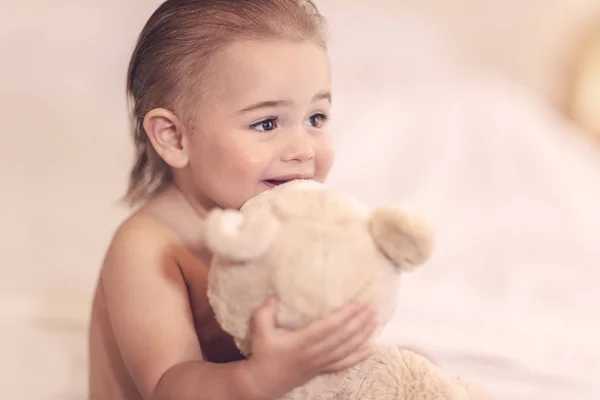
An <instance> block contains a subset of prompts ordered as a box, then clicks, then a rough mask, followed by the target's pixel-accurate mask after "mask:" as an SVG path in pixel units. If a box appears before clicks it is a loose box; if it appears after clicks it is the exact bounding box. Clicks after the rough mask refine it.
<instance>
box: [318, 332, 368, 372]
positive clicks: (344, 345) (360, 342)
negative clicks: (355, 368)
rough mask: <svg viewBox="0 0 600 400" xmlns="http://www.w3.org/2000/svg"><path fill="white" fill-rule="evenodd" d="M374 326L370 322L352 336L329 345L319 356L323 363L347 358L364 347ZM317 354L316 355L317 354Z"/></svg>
mask: <svg viewBox="0 0 600 400" xmlns="http://www.w3.org/2000/svg"><path fill="white" fill-rule="evenodd" d="M375 328H376V324H375V323H374V322H371V323H370V324H367V325H365V326H363V327H362V329H360V330H358V331H357V332H356V333H355V334H354V335H353V336H350V337H348V338H347V339H346V340H345V341H343V342H338V343H337V344H333V346H332V345H329V346H330V348H329V349H328V350H327V351H323V352H322V353H321V354H322V355H321V357H322V359H323V360H324V362H325V363H327V364H328V363H332V362H336V361H339V360H341V359H344V358H346V357H348V356H349V355H351V354H353V353H355V352H356V351H358V349H360V348H361V347H364V346H365V345H366V344H367V342H368V341H369V339H370V337H371V335H373V332H374V331H375ZM317 354H318V353H317Z"/></svg>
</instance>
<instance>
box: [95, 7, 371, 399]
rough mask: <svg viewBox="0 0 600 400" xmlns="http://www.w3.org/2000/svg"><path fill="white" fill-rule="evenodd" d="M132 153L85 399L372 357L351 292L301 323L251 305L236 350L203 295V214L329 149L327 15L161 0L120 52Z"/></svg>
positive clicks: (173, 392)
mask: <svg viewBox="0 0 600 400" xmlns="http://www.w3.org/2000/svg"><path fill="white" fill-rule="evenodd" d="M127 89H128V94H129V96H130V98H131V100H132V119H133V140H134V143H135V148H136V159H135V164H134V166H133V169H132V171H131V176H130V184H129V188H128V191H127V195H126V198H127V200H128V201H129V203H130V204H131V205H132V206H136V211H135V212H134V213H133V214H132V215H131V216H130V217H129V218H128V219H127V220H126V221H125V222H124V223H123V224H122V225H121V226H120V227H119V228H118V229H117V231H116V233H115V236H114V238H113V240H112V242H111V244H110V247H109V249H108V251H107V254H106V257H105V260H104V264H103V266H102V270H101V273H100V277H99V280H98V285H97V290H96V293H95V296H94V303H93V309H92V317H91V329H90V339H89V343H90V349H89V352H90V382H89V385H90V386H89V390H90V398H91V399H92V400H139V399H144V400H150V399H165V400H166V399H169V400H188V399H190V400H192V399H193V400H203V399H210V400H216V399H218V400H228V399H236V400H244V399H248V400H254V399H256V400H262V399H265V400H266V399H276V398H278V397H280V396H282V395H284V394H285V393H287V392H289V391H290V390H291V389H293V388H294V387H296V386H298V385H301V384H304V383H305V382H307V381H308V380H310V379H311V378H313V377H314V376H316V375H317V374H321V373H324V372H328V371H338V370H341V369H344V368H347V367H350V366H352V365H354V364H356V363H358V362H360V361H362V360H364V359H365V358H366V357H368V356H369V355H370V351H371V350H370V348H369V347H368V345H367V340H368V338H369V337H370V336H371V334H372V333H373V331H374V329H375V315H374V312H373V310H372V309H370V308H369V307H358V306H355V305H352V304H348V305H347V307H345V308H343V309H342V310H339V312H337V313H335V314H334V315H332V316H330V317H328V318H326V319H323V320H320V321H316V322H315V323H313V324H312V325H310V326H308V327H306V328H304V329H301V330H297V331H284V330H282V329H280V328H278V327H277V326H276V324H275V322H274V315H275V313H276V310H277V304H276V302H275V301H270V302H268V303H267V304H265V305H264V306H263V307H262V308H261V309H259V310H258V311H257V312H256V314H255V316H254V319H253V326H252V329H253V335H254V340H253V347H252V355H251V356H250V357H249V358H248V359H245V358H244V357H242V356H241V354H240V353H239V352H238V351H237V349H236V347H235V346H234V343H233V340H232V338H231V337H230V336H228V335H227V334H226V333H225V332H223V331H222V330H221V329H220V327H219V325H218V324H217V322H216V321H215V318H214V315H213V312H212V310H211V307H210V305H209V303H208V300H207V295H206V289H207V288H206V285H207V267H208V265H209V262H210V257H211V256H210V254H209V253H208V251H207V250H206V248H205V247H204V245H203V240H202V234H201V232H202V224H203V218H204V217H205V215H206V213H207V212H208V211H209V210H210V209H212V208H213V207H221V208H234V209H238V208H239V207H241V205H242V204H243V203H244V202H245V201H247V200H248V199H249V198H251V197H252V196H255V195H257V194H259V193H260V192H262V191H265V190H268V189H269V188H271V187H273V186H275V185H279V184H281V183H283V182H286V181H288V180H290V179H294V178H312V179H315V180H318V181H324V180H325V178H326V177H327V175H328V172H329V170H330V168H331V166H332V163H333V150H332V141H331V136H330V132H329V124H328V118H329V111H330V107H331V85H330V67H329V60H328V56H327V51H326V46H325V40H324V20H323V17H322V16H321V15H320V14H319V13H318V10H317V8H316V6H315V5H314V4H313V3H312V2H310V1H309V0H168V1H166V2H164V3H163V4H162V5H160V7H159V8H158V9H157V10H156V11H155V13H154V14H153V15H152V16H151V17H150V19H149V21H148V22H147V24H146V26H145V27H144V29H143V31H142V33H141V35H140V37H139V39H138V43H137V46H136V48H135V50H134V52H133V55H132V57H131V62H130V66H129V71H128V77H127Z"/></svg>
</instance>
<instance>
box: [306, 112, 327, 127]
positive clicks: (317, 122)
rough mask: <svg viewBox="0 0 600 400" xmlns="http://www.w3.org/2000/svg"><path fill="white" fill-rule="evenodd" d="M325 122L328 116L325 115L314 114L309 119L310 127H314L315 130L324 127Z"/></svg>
mask: <svg viewBox="0 0 600 400" xmlns="http://www.w3.org/2000/svg"><path fill="white" fill-rule="evenodd" d="M325 121H327V115H325V114H314V115H311V116H310V118H309V119H308V122H309V123H310V126H312V127H313V128H320V127H321V126H323V124H324V123H325Z"/></svg>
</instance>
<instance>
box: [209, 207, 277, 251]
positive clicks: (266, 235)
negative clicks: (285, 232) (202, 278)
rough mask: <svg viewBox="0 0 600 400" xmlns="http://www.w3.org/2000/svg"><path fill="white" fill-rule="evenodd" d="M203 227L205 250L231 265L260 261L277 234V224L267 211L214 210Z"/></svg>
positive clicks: (271, 214)
mask: <svg viewBox="0 0 600 400" xmlns="http://www.w3.org/2000/svg"><path fill="white" fill-rule="evenodd" d="M204 224H205V226H204V243H205V244H206V247H207V248H208V249H209V250H210V251H211V252H213V253H214V254H215V255H217V256H219V257H222V258H225V259H227V260H231V261H234V262H248V261H252V260H256V259H258V258H260V257H262V256H263V255H264V254H266V253H267V252H268V251H269V249H270V248H271V245H272V244H273V243H274V242H275V239H276V238H277V234H278V233H279V220H278V219H277V218H276V217H275V215H273V213H272V212H271V210H270V208H268V207H261V208H259V209H256V208H255V209H251V210H248V211H245V212H241V211H235V210H223V209H219V208H215V209H213V210H211V211H210V212H209V213H208V215H207V217H206V219H205V221H204Z"/></svg>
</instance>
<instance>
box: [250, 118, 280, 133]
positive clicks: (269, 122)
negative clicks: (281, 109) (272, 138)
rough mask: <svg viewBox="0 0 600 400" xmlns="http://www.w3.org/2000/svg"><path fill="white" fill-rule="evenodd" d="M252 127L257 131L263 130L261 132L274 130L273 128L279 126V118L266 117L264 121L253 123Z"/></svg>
mask: <svg viewBox="0 0 600 400" xmlns="http://www.w3.org/2000/svg"><path fill="white" fill-rule="evenodd" d="M251 128H252V129H255V130H257V131H261V132H269V131H272V130H273V129H275V128H277V119H276V118H269V119H265V120H263V121H260V122H257V123H256V124H254V125H252V126H251Z"/></svg>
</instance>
